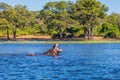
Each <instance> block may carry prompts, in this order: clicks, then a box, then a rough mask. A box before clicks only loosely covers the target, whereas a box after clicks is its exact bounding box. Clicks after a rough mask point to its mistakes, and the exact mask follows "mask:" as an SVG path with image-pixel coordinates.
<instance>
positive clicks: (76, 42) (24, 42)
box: [0, 40, 120, 44]
mask: <svg viewBox="0 0 120 80" xmlns="http://www.w3.org/2000/svg"><path fill="white" fill-rule="evenodd" d="M56 42H57V43H59V44H93V43H120V41H107V40H105V41H92V40H87V41H52V40H51V41H50V40H49V41H0V44H53V43H56Z"/></svg>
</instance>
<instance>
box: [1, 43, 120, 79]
mask: <svg viewBox="0 0 120 80" xmlns="http://www.w3.org/2000/svg"><path fill="white" fill-rule="evenodd" d="M52 46H53V44H40V43H39V44H37V43H36V44H30V43H29V44H23V43H19V44H14V43H10V44H9V43H4V44H0V80H120V43H108V44H107V43H99V44H98V43H93V44H60V45H59V47H60V48H62V49H63V52H61V53H60V54H61V55H60V56H59V57H51V56H43V55H41V56H26V55H27V54H31V53H35V54H42V53H43V52H45V51H46V50H48V49H49V48H51V47H52Z"/></svg>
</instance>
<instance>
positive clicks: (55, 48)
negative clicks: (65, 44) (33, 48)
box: [28, 43, 63, 56]
mask: <svg viewBox="0 0 120 80" xmlns="http://www.w3.org/2000/svg"><path fill="white" fill-rule="evenodd" d="M58 45H59V44H58V43H54V46H53V47H52V48H51V49H49V50H48V51H46V52H44V53H43V54H42V55H49V56H59V53H60V52H62V51H63V50H62V49H59V48H58ZM36 55H39V54H29V55H28V56H36Z"/></svg>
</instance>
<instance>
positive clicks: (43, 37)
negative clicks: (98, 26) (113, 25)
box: [0, 35, 120, 41]
mask: <svg viewBox="0 0 120 80" xmlns="http://www.w3.org/2000/svg"><path fill="white" fill-rule="evenodd" d="M0 40H3V41H4V40H6V41H7V39H6V37H2V38H1V39H0ZM10 40H14V39H13V37H12V36H11V35H10ZM16 40H18V41H25V40H29V41H32V40H43V41H44V40H53V41H54V40H59V39H52V37H51V36H49V35H22V36H17V37H16ZM61 41H84V39H83V38H64V39H61ZM85 41H120V39H112V38H103V37H93V39H92V40H87V39H86V40H85Z"/></svg>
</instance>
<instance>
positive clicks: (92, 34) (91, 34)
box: [91, 28, 93, 39]
mask: <svg viewBox="0 0 120 80" xmlns="http://www.w3.org/2000/svg"><path fill="white" fill-rule="evenodd" d="M91 39H93V28H91Z"/></svg>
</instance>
